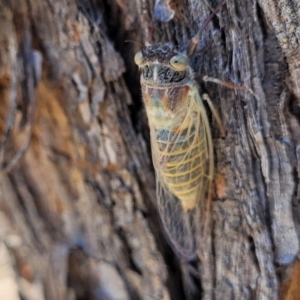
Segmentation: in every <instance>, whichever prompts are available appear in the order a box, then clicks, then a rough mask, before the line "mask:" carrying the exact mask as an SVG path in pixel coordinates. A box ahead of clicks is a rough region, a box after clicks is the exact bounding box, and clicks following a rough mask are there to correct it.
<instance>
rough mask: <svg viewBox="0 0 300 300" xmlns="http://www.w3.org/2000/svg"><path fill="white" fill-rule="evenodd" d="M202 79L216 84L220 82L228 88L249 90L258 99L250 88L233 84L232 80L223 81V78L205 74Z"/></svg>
mask: <svg viewBox="0 0 300 300" xmlns="http://www.w3.org/2000/svg"><path fill="white" fill-rule="evenodd" d="M202 80H203V81H205V82H214V83H216V84H220V85H223V86H226V87H228V88H229V89H233V90H242V91H246V92H249V93H250V94H251V95H252V96H253V97H255V98H256V99H258V98H257V96H256V94H255V93H254V92H253V91H252V90H251V89H250V88H248V87H246V86H239V85H235V84H234V83H232V82H228V81H224V80H221V79H218V78H214V77H209V76H206V75H205V76H203V78H202Z"/></svg>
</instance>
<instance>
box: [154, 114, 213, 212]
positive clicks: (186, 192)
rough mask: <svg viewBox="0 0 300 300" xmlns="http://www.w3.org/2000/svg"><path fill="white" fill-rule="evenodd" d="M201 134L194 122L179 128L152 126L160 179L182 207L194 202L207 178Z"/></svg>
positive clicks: (203, 142) (190, 207)
mask: <svg viewBox="0 0 300 300" xmlns="http://www.w3.org/2000/svg"><path fill="white" fill-rule="evenodd" d="M198 117H200V116H198ZM190 121H191V123H190V124H193V123H194V122H192V120H190ZM198 122H200V120H199V119H198ZM201 125H202V124H201ZM204 134H205V132H204V129H203V126H199V124H198V126H195V123H194V124H193V125H191V126H188V127H187V128H186V129H184V130H182V131H180V132H176V130H173V131H170V130H167V129H157V130H156V138H157V145H158V148H159V154H160V162H159V164H160V167H161V173H162V176H163V180H164V182H165V184H166V186H167V188H168V189H169V191H170V192H171V193H173V194H174V195H175V196H176V197H177V198H178V199H179V200H180V201H181V204H182V207H183V209H184V210H185V211H186V210H188V209H192V208H193V207H194V206H195V205H196V202H197V195H198V192H199V189H203V188H204V186H203V185H204V184H205V182H206V181H207V180H206V179H207V178H206V175H205V174H207V159H208V157H207V155H208V152H207V144H206V138H205V136H204Z"/></svg>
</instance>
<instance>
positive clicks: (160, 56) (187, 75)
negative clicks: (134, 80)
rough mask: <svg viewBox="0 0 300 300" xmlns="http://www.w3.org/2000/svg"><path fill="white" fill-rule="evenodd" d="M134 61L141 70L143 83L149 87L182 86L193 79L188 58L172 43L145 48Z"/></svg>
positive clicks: (137, 54)
mask: <svg viewBox="0 0 300 300" xmlns="http://www.w3.org/2000/svg"><path fill="white" fill-rule="evenodd" d="M134 61H135V63H136V64H137V65H138V66H139V68H140V70H141V82H142V83H146V84H148V85H153V86H157V87H159V86H163V87H164V86H172V85H174V84H175V85H181V83H182V84H185V83H186V82H188V81H189V80H191V78H192V77H193V76H192V71H191V68H190V67H189V65H188V62H189V61H188V56H187V55H186V54H185V53H181V52H180V51H178V50H177V49H176V47H174V46H173V45H172V44H171V43H166V44H154V45H151V46H148V47H144V48H143V49H142V50H141V51H139V52H138V53H136V55H135V57H134Z"/></svg>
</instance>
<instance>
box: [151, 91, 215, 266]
mask: <svg viewBox="0 0 300 300" xmlns="http://www.w3.org/2000/svg"><path fill="white" fill-rule="evenodd" d="M189 96H190V101H191V105H190V109H189V110H188V112H187V115H186V118H185V120H186V121H187V122H189V123H187V124H188V126H185V129H184V130H182V131H181V130H178V131H177V132H173V133H172V134H171V135H169V137H168V138H167V140H166V143H165V144H166V147H165V149H162V147H161V144H160V145H159V143H158V141H157V135H156V133H155V131H154V130H153V129H152V130H151V144H152V156H153V163H154V167H155V172H156V191H157V209H158V213H159V218H160V221H161V224H162V227H163V231H164V233H165V236H166V238H167V240H168V241H169V243H170V245H171V246H172V248H173V249H174V251H175V253H176V254H177V255H178V256H179V257H180V258H181V259H183V260H187V261H188V260H191V259H193V258H194V257H195V255H196V250H197V245H196V236H197V234H199V232H200V230H199V228H200V222H201V218H202V217H203V214H204V211H205V206H206V205H205V203H206V201H205V198H206V196H207V189H208V185H209V184H210V182H211V179H212V175H213V174H212V172H213V156H212V155H213V150H212V141H211V135H210V128H209V123H208V120H207V116H206V111H205V108H204V106H203V103H202V100H201V98H200V96H199V94H198V91H197V89H191V92H190V95H189ZM183 123H184V122H183ZM183 140H190V141H192V142H190V143H189V146H188V148H187V149H186V151H181V152H182V153H181V156H180V158H179V160H177V163H176V164H178V165H177V166H176V164H174V174H176V171H178V169H180V170H181V169H184V168H185V169H188V170H189V169H191V170H192V169H193V170H195V169H196V171H193V172H194V173H193V172H192V171H191V174H187V176H189V178H188V179H186V181H185V182H180V181H174V183H173V185H174V188H177V190H180V189H181V187H182V193H184V192H185V191H184V188H185V186H187V185H188V188H190V187H191V186H193V182H197V189H198V190H197V202H196V203H195V205H194V206H193V207H192V208H189V209H184V208H183V205H182V202H181V200H180V199H179V198H178V197H176V196H175V195H174V192H172V191H171V188H170V183H169V188H168V187H167V184H166V181H165V170H164V169H163V163H166V162H163V161H164V157H163V155H162V153H164V154H165V156H166V157H167V160H168V159H170V155H169V156H168V154H172V152H173V153H175V151H177V153H178V148H180V147H178V143H181V144H180V146H182V145H184V144H183V142H182V141H183ZM182 147H183V146H182ZM179 152H180V151H179ZM187 164H191V165H187ZM195 165H198V166H200V165H201V167H200V168H195V167H194V166H195ZM176 168H177V169H176ZM169 171H170V170H169ZM170 172H171V171H170ZM195 172H196V173H195ZM179 192H180V191H179Z"/></svg>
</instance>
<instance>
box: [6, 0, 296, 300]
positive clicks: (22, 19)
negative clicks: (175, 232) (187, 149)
mask: <svg viewBox="0 0 300 300" xmlns="http://www.w3.org/2000/svg"><path fill="white" fill-rule="evenodd" d="M299 3H300V2H298V1H297V0H294V1H287V0H281V1H275V0H253V1H252V0H245V1H242V0H227V1H226V4H225V5H224V6H223V7H222V8H221V10H220V11H219V12H218V13H217V15H216V16H214V17H213V18H212V20H211V22H209V24H208V25H207V26H206V27H205V28H204V29H203V31H202V33H201V36H200V42H199V46H198V48H197V51H196V54H195V55H194V57H193V59H192V61H191V65H192V68H193V70H194V72H195V76H196V78H197V82H198V84H199V91H200V92H201V93H203V92H206V93H208V94H209V96H210V98H211V99H212V101H213V102H214V104H215V106H216V108H217V110H218V111H219V113H220V115H221V118H222V121H223V124H224V126H225V128H226V131H227V135H226V137H225V138H222V137H221V135H220V130H219V128H218V126H217V124H216V123H215V121H214V120H213V118H212V117H211V114H210V112H209V111H208V115H209V119H210V120H211V128H212V135H213V144H214V152H215V174H216V175H215V178H214V189H213V190H214V192H213V201H212V207H211V215H210V222H209V225H210V226H209V234H208V235H207V236H204V237H203V239H202V243H201V246H200V247H199V251H198V253H199V259H198V260H197V261H194V262H191V263H186V262H180V261H179V260H178V259H177V258H176V256H175V255H174V254H173V252H172V250H171V249H170V247H169V246H168V244H167V242H166V240H165V238H164V236H163V234H162V231H161V228H160V224H159V221H158V217H157V212H156V207H155V205H156V204H155V203H156V199H155V179H154V172H153V167H152V162H151V151H150V143H149V129H148V125H147V118H146V114H145V112H144V107H143V104H142V99H141V91H140V83H139V72H138V68H137V66H136V65H135V64H134V60H133V57H134V54H135V53H136V52H137V51H139V50H140V49H141V47H143V45H145V44H147V43H157V42H162V43H165V42H168V41H170V42H173V43H174V44H176V45H178V46H179V47H184V46H186V45H187V44H188V41H189V40H190V39H191V38H192V37H193V36H194V35H195V34H196V33H197V32H198V30H199V29H200V27H201V25H202V24H203V23H204V21H205V20H206V19H207V18H208V16H209V15H210V14H211V13H212V11H213V9H214V8H216V7H217V6H218V5H219V4H220V2H216V1H211V0H208V1H200V0H156V1H154V0H151V1H150V0H111V1H101V0H77V1H76V0H26V1H25V0H0V99H1V106H0V115H1V118H0V133H1V136H0V159H1V172H0V186H1V188H0V299H1V300H2V299H3V300H17V299H20V300H21V299H22V300H23V299H25V300H42V299H50V300H66V299H68V300H75V299H77V300H83V299H103V300H123V299H124V300H126V299H164V300H167V299H175V300H177V299H208V300H209V299H238V300H240V299H272V300H273V299H289V300H291V299H293V300H295V299H300V288H299V286H300V284H299V280H300V275H299V274H300V264H299V263H297V257H298V251H299V241H298V233H299V219H300V218H299V197H300V185H299V177H300V175H299V174H300V127H299V121H300V119H299V118H300V85H299V82H300V64H299V62H300V50H299V46H300V45H299V40H300V4H299ZM204 75H207V76H210V77H214V78H218V79H221V80H225V81H228V82H232V83H234V84H235V85H237V86H243V87H247V88H246V89H245V90H236V89H230V88H228V87H225V86H222V85H219V84H215V83H205V82H203V80H202V78H203V76H204Z"/></svg>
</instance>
